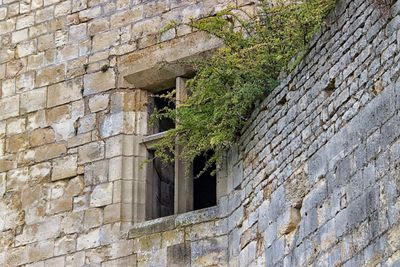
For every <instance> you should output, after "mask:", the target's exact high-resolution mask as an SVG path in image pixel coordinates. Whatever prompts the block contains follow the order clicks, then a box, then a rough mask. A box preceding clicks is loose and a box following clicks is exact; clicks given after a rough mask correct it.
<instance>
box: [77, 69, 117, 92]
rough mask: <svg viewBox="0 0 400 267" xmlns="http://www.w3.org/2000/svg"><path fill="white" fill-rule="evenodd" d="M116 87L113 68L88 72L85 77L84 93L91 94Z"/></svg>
mask: <svg viewBox="0 0 400 267" xmlns="http://www.w3.org/2000/svg"><path fill="white" fill-rule="evenodd" d="M113 88H115V74H114V71H113V70H112V69H109V70H107V71H106V72H96V73H92V74H87V75H85V77H84V95H91V94H96V93H100V92H104V91H107V90H110V89H113Z"/></svg>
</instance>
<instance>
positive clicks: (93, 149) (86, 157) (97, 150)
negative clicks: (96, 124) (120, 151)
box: [78, 142, 104, 164]
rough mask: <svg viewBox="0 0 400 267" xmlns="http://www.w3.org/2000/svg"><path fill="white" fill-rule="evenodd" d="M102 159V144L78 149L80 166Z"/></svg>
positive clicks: (93, 144) (88, 145)
mask: <svg viewBox="0 0 400 267" xmlns="http://www.w3.org/2000/svg"><path fill="white" fill-rule="evenodd" d="M103 158H104V142H94V143H90V144H87V145H84V146H81V147H79V148H78V161H79V163H80V164H83V163H88V162H92V161H96V160H100V159H103Z"/></svg>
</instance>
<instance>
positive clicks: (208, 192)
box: [143, 77, 217, 219]
mask: <svg viewBox="0 0 400 267" xmlns="http://www.w3.org/2000/svg"><path fill="white" fill-rule="evenodd" d="M185 84H186V79H184V78H180V77H178V78H177V80H176V88H171V89H167V90H162V91H159V92H157V93H154V94H153V101H152V105H151V106H150V109H149V112H150V113H151V112H153V110H154V108H155V109H156V110H157V111H158V112H159V113H162V111H163V110H164V109H166V108H169V109H174V108H176V103H177V104H179V103H180V102H181V101H183V100H184V99H186V97H187V91H186V87H185ZM172 93H174V94H175V96H176V103H175V102H173V101H171V99H170V98H167V97H165V95H171V94H172ZM173 128H175V123H174V121H173V120H172V119H169V118H157V119H156V120H155V121H154V124H153V128H150V129H151V134H150V135H148V136H145V137H144V138H143V144H144V145H145V146H146V148H147V151H148V159H149V163H148V165H147V174H146V186H147V189H146V194H147V196H146V204H145V205H146V208H145V209H146V213H147V214H146V216H145V217H146V218H147V219H156V218H160V217H164V216H169V215H172V214H180V213H185V212H189V211H192V210H198V209H203V208H208V207H212V206H215V205H216V204H217V185H216V184H217V183H216V176H215V175H213V174H214V173H213V172H215V169H216V166H215V164H213V165H212V166H209V167H208V168H207V169H206V168H205V167H206V164H207V162H208V159H209V157H211V156H212V155H213V153H212V152H208V153H205V154H204V155H202V156H199V157H196V159H195V160H194V161H193V162H192V163H186V162H183V161H182V160H178V159H175V160H174V161H172V162H171V163H164V162H162V161H161V160H160V159H158V158H155V150H154V144H156V143H157V142H158V141H159V140H160V138H162V137H163V136H165V133H166V131H168V130H170V129H173ZM181 149H182V147H181V146H176V153H178V154H179V151H181ZM188 170H190V171H188Z"/></svg>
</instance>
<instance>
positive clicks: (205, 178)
mask: <svg viewBox="0 0 400 267" xmlns="http://www.w3.org/2000/svg"><path fill="white" fill-rule="evenodd" d="M210 156H212V153H211V152H208V153H206V154H205V155H202V156H198V157H196V158H195V159H194V161H193V177H194V180H193V209H194V210H199V209H204V208H209V207H212V206H215V205H217V180H216V175H215V174H214V175H213V172H215V169H216V166H215V163H214V164H212V165H211V166H209V167H208V168H206V165H207V161H208V159H209V158H210Z"/></svg>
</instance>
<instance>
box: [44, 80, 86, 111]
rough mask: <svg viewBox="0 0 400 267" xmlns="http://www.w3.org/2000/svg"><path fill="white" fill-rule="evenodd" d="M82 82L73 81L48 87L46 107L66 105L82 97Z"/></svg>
mask: <svg viewBox="0 0 400 267" xmlns="http://www.w3.org/2000/svg"><path fill="white" fill-rule="evenodd" d="M81 88H82V80H81V79H75V80H71V81H67V82H62V83H58V84H54V85H51V86H49V88H48V96H47V107H54V106H59V105H62V104H66V103H69V102H72V101H75V100H78V99H80V98H81V97H82V95H81Z"/></svg>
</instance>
